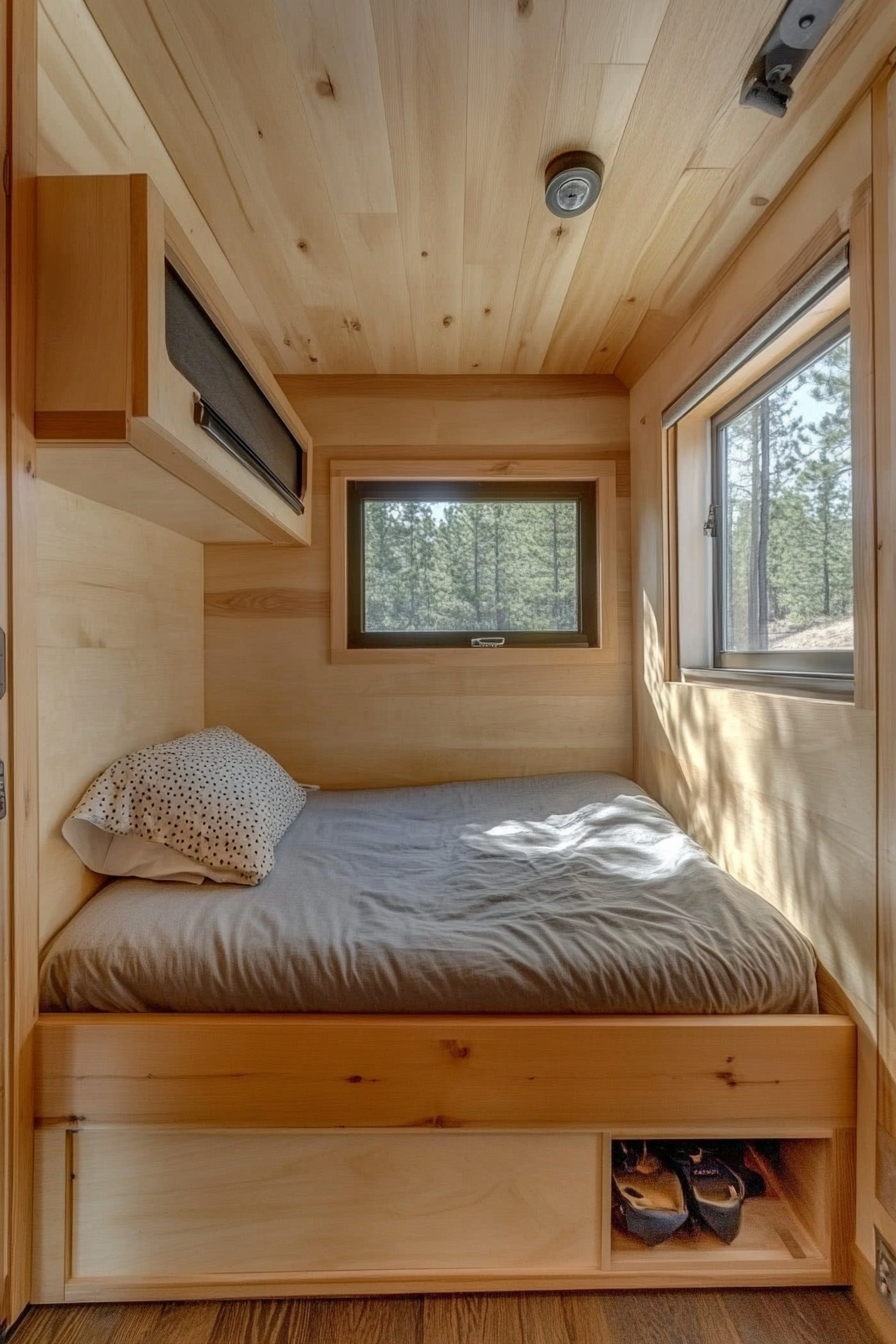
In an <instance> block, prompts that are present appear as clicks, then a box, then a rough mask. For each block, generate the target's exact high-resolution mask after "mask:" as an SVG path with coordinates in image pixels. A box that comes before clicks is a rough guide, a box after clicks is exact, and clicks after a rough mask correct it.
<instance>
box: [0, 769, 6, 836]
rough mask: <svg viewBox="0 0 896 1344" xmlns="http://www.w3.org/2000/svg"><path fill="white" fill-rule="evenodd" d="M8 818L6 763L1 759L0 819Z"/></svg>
mask: <svg viewBox="0 0 896 1344" xmlns="http://www.w3.org/2000/svg"><path fill="white" fill-rule="evenodd" d="M5 820H6V765H5V763H4V762H3V761H0V821H5Z"/></svg>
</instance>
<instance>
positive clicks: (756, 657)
mask: <svg viewBox="0 0 896 1344" xmlns="http://www.w3.org/2000/svg"><path fill="white" fill-rule="evenodd" d="M712 442H713V445H714V452H713V464H712V466H713V491H712V510H711V514H710V517H709V519H708V520H707V532H708V534H709V535H712V536H713V538H714V541H713V551H714V584H713V591H714V632H715V633H714V644H715V657H714V661H715V666H716V667H717V668H723V669H732V670H742V671H757V670H759V671H763V672H765V673H771V674H774V673H781V674H791V675H792V674H797V675H811V676H815V677H825V678H831V679H832V683H833V682H834V680H841V679H842V680H844V681H846V680H848V679H850V678H852V676H853V644H854V639H853V603H854V576H853V488H852V432H851V418H850V335H849V318H848V314H846V315H844V316H843V317H842V318H840V319H838V320H837V321H836V322H834V323H832V324H831V325H830V326H829V327H827V328H826V329H825V330H824V331H822V332H820V333H819V334H818V335H817V336H816V337H814V338H813V339H812V340H811V341H810V342H809V343H808V344H806V345H804V346H802V347H801V348H800V349H799V350H797V351H796V352H795V353H794V354H792V355H791V356H790V357H789V358H788V359H787V360H786V361H785V362H784V363H783V364H781V365H779V366H778V367H776V368H775V369H773V370H772V371H771V372H770V373H769V374H768V375H767V376H766V377H764V378H763V379H762V380H761V382H759V383H757V384H754V385H753V386H752V387H750V388H748V389H747V390H746V391H745V392H744V393H743V394H742V395H741V396H740V397H738V399H737V401H735V402H734V403H732V404H730V405H729V406H727V407H726V408H725V409H724V410H722V411H720V412H719V414H718V415H716V416H715V417H714V419H713V421H712Z"/></svg>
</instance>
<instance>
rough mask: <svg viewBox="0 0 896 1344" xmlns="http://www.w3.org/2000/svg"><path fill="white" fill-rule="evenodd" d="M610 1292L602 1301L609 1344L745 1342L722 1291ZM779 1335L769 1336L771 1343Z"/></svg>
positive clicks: (721, 1343) (729, 1343)
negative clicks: (634, 1301) (636, 1302)
mask: <svg viewBox="0 0 896 1344" xmlns="http://www.w3.org/2000/svg"><path fill="white" fill-rule="evenodd" d="M638 1296H639V1298H640V1299H641V1302H640V1310H639V1311H632V1305H631V1302H630V1301H629V1298H630V1297H631V1294H630V1293H607V1294H606V1296H605V1297H604V1300H603V1302H602V1304H601V1305H602V1307H603V1313H604V1319H605V1321H606V1324H607V1344H742V1341H741V1338H740V1336H739V1335H738V1333H737V1330H736V1329H735V1327H734V1324H733V1322H732V1320H731V1317H730V1316H729V1314H728V1312H727V1311H726V1310H725V1308H724V1306H723V1305H722V1302H721V1300H720V1299H721V1295H720V1294H719V1293H712V1292H710V1293H706V1292H696V1293H639V1294H638ZM773 1340H775V1341H778V1342H779V1344H780V1336H777V1335H775V1336H773V1335H769V1336H768V1344H771V1342H772V1341H773Z"/></svg>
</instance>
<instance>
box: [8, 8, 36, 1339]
mask: <svg viewBox="0 0 896 1344" xmlns="http://www.w3.org/2000/svg"><path fill="white" fill-rule="evenodd" d="M3 18H4V20H5V24H4V31H3V37H2V38H0V50H2V52H3V59H4V94H5V118H6V120H5V132H6V144H5V149H6V153H7V156H8V157H7V158H6V160H5V168H6V178H5V180H6V183H7V192H5V193H4V196H5V203H4V211H3V212H2V213H4V214H5V215H6V218H5V221H4V240H3V241H4V244H5V252H4V257H5V266H4V279H5V285H4V287H3V293H4V295H5V303H6V305H7V312H6V316H7V322H6V325H5V339H4V342H3V350H4V355H5V357H6V362H5V368H6V373H7V377H8V382H7V383H6V385H5V386H4V388H3V392H4V397H5V399H6V405H5V409H6V410H7V411H8V416H6V417H5V418H4V425H5V427H6V432H7V435H8V437H7V439H6V446H5V461H6V481H5V490H4V498H3V509H2V513H3V519H4V522H3V525H2V526H0V540H2V545H3V546H4V548H5V567H4V573H3V583H2V585H0V586H2V590H3V591H2V597H0V620H2V624H3V628H4V629H5V630H6V631H7V634H8V645H7V649H8V662H7V673H8V692H7V697H6V699H5V703H4V707H3V708H4V712H3V713H2V714H0V747H2V748H3V749H4V750H6V749H7V748H8V755H7V757H6V760H7V761H8V764H9V777H8V784H7V803H8V808H9V814H8V819H7V821H6V822H5V824H4V825H3V827H2V830H3V831H4V833H5V834H4V840H3V845H4V848H3V851H2V858H3V864H4V876H5V882H4V892H3V897H4V902H3V910H4V920H3V956H4V964H5V977H4V985H3V1011H2V1014H0V1016H2V1021H3V1072H4V1079H3V1082H4V1089H3V1108H4V1116H3V1163H4V1171H3V1222H4V1230H3V1238H2V1250H3V1256H4V1263H3V1266H2V1268H3V1273H4V1286H3V1317H4V1319H5V1320H6V1321H8V1322H10V1323H12V1322H13V1321H15V1319H16V1318H17V1317H18V1316H19V1315H20V1313H21V1312H22V1311H23V1310H24V1309H25V1306H26V1305H27V1303H28V1301H29V1295H30V1289H31V1228H32V1188H33V1187H32V1178H33V1152H34V1145H33V1129H32V1116H33V1111H32V1107H33V1084H34V1071H33V1070H34V1058H33V1056H34V1024H35V1021H36V1018H37V1006H38V986H37V959H38V849H39V839H38V778H39V772H38V695H37V639H36V607H37V566H36V558H37V499H36V482H35V479H34V434H33V424H34V360H35V340H34V286H35V246H34V228H35V181H34V175H35V172H36V166H37V45H36V44H37V12H36V4H35V0H20V2H19V3H16V4H13V3H10V0H7V3H5V4H4V6H3ZM6 266H8V271H7V270H6V268H5V267H6ZM7 716H8V717H7ZM5 733H8V736H7V735H5ZM7 861H8V864H9V866H8V868H6V863H7Z"/></svg>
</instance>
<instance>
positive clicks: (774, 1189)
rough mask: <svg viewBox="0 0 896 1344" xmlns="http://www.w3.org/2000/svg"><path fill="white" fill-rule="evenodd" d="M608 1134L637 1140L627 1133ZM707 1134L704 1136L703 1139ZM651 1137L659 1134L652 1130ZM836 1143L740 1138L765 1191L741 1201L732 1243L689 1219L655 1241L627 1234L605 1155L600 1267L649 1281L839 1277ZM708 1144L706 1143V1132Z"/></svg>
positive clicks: (800, 1139)
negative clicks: (649, 1243) (603, 1250)
mask: <svg viewBox="0 0 896 1344" xmlns="http://www.w3.org/2000/svg"><path fill="white" fill-rule="evenodd" d="M613 1137H614V1139H625V1141H627V1142H641V1139H640V1137H638V1138H635V1139H633V1138H632V1137H631V1136H629V1135H614V1136H613ZM704 1139H705V1136H701V1142H702V1141H703V1140H704ZM726 1141H730V1136H726ZM648 1142H652V1143H656V1142H659V1143H662V1142H663V1140H662V1139H657V1138H656V1136H653V1137H652V1138H651V1139H649V1140H648ZM670 1142H681V1140H680V1138H677V1139H675V1140H670ZM835 1142H836V1141H835V1139H834V1138H833V1137H830V1138H786V1139H780V1140H774V1139H772V1140H769V1139H759V1140H750V1139H745V1140H744V1143H745V1152H746V1153H747V1154H748V1157H747V1161H748V1165H749V1166H751V1167H752V1168H753V1169H754V1170H755V1171H758V1172H759V1173H760V1175H761V1176H762V1177H763V1179H764V1181H765V1193H764V1194H763V1195H760V1196H753V1197H751V1198H747V1199H746V1200H745V1201H744V1204H743V1213H742V1222H741V1228H740V1231H739V1233H738V1235H737V1237H736V1238H735V1239H734V1241H733V1242H732V1243H731V1244H730V1245H726V1244H725V1242H724V1241H722V1240H721V1239H720V1238H719V1237H717V1236H716V1235H715V1234H714V1233H713V1232H712V1231H710V1229H709V1228H708V1227H705V1226H699V1225H695V1223H694V1221H693V1220H692V1219H689V1220H688V1223H686V1224H685V1226H684V1227H683V1228H681V1229H680V1230H679V1231H678V1232H676V1233H674V1234H673V1236H671V1237H670V1238H669V1239H668V1240H667V1241H664V1242H661V1243H660V1244H659V1245H657V1246H647V1245H645V1244H644V1242H642V1241H640V1240H639V1239H638V1238H637V1237H635V1236H633V1235H631V1234H630V1233H628V1232H627V1231H626V1230H625V1229H624V1227H623V1226H622V1224H621V1220H620V1219H619V1217H618V1216H617V1213H616V1210H615V1208H614V1199H613V1187H612V1156H611V1154H608V1170H607V1184H608V1187H609V1189H608V1199H607V1218H608V1220H609V1227H608V1228H607V1229H606V1230H607V1237H606V1242H605V1244H606V1245H607V1246H608V1248H609V1256H608V1258H606V1259H605V1262H604V1264H605V1268H607V1269H609V1271H610V1272H611V1273H612V1275H613V1276H614V1278H615V1277H616V1276H618V1275H629V1274H631V1275H633V1276H637V1277H638V1278H642V1277H643V1278H644V1279H645V1281H646V1280H648V1279H649V1280H650V1282H657V1281H659V1280H662V1281H665V1280H666V1279H668V1280H669V1281H670V1282H675V1281H679V1280H681V1279H682V1278H686V1279H687V1280H688V1281H691V1280H696V1279H700V1280H703V1281H706V1282H709V1281H726V1282H727V1281H731V1282H738V1281H741V1280H747V1281H753V1280H762V1281H764V1282H768V1281H781V1280H783V1281H786V1282H788V1283H793V1282H798V1281H803V1280H806V1281H810V1282H824V1281H827V1282H831V1281H832V1280H833V1281H836V1277H837V1272H836V1268H835V1260H836V1250H835V1246H834V1233H835V1225H836V1221H837V1220H836V1201H837V1198H838V1196H837V1185H836V1182H835V1179H834V1178H835V1171H836V1169H837V1165H838V1163H837V1154H836V1152H835ZM705 1146H706V1147H707V1148H708V1149H711V1147H712V1141H711V1139H706V1140H705ZM611 1153H612V1149H611ZM605 1227H606V1224H605Z"/></svg>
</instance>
